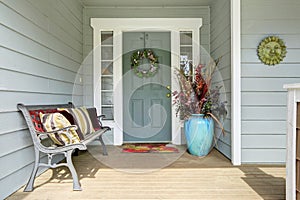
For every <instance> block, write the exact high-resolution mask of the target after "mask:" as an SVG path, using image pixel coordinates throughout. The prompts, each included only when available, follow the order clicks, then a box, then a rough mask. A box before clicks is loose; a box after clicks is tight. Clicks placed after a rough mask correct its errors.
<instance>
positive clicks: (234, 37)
mask: <svg viewBox="0 0 300 200" xmlns="http://www.w3.org/2000/svg"><path fill="white" fill-rule="evenodd" d="M231 105H232V106H231V162H232V164H233V165H240V164H241V158H242V153H241V151H242V149H241V132H242V129H241V122H242V120H241V112H242V111H241V105H242V103H241V0H231Z"/></svg>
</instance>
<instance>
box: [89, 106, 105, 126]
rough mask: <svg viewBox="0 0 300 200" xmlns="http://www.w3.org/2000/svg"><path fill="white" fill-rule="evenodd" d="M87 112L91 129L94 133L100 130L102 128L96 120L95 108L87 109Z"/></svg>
mask: <svg viewBox="0 0 300 200" xmlns="http://www.w3.org/2000/svg"><path fill="white" fill-rule="evenodd" d="M87 111H88V113H89V116H90V119H91V121H92V125H93V128H94V129H95V131H98V130H100V129H101V128H102V127H101V125H100V123H99V121H98V118H97V110H96V108H87Z"/></svg>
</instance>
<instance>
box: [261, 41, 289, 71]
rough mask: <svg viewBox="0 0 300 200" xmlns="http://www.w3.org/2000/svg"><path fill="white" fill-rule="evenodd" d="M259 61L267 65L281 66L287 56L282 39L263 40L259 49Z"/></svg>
mask: <svg viewBox="0 0 300 200" xmlns="http://www.w3.org/2000/svg"><path fill="white" fill-rule="evenodd" d="M257 54H258V57H259V59H260V60H261V61H262V62H263V63H264V64H266V65H276V64H279V63H280V62H281V61H282V60H283V58H284V57H285V55H286V46H285V44H284V42H283V40H282V39H280V38H279V37H276V36H269V37H266V38H265V39H263V40H262V41H261V42H260V44H259V46H258V48H257Z"/></svg>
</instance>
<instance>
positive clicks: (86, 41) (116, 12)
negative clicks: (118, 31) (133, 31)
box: [83, 6, 210, 143]
mask: <svg viewBox="0 0 300 200" xmlns="http://www.w3.org/2000/svg"><path fill="white" fill-rule="evenodd" d="M83 13H84V20H83V35H84V38H83V55H84V73H85V76H84V104H85V105H90V106H93V105H94V103H93V89H92V88H93V83H92V80H93V68H92V63H93V62H92V59H93V57H92V56H91V55H92V53H91V52H92V49H93V29H92V27H91V26H90V19H91V18H193V17H195V18H197V17H199V18H202V19H203V26H202V27H201V30H200V34H201V36H200V40H201V45H202V46H204V48H205V49H206V51H209V48H210V43H209V37H210V36H209V34H210V30H209V20H210V18H209V8H208V6H201V7H199V6H198V7H176V6H175V7H166V8H162V7H139V8H134V7H118V8H114V7H86V8H84V12H83ZM120 67H121V66H120ZM119 70H121V68H120V69H119ZM110 134H112V132H109V133H107V134H106V135H107V137H108V138H112V135H110ZM108 141H109V140H108ZM110 143H112V141H111V142H110Z"/></svg>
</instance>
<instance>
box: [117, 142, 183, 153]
mask: <svg viewBox="0 0 300 200" xmlns="http://www.w3.org/2000/svg"><path fill="white" fill-rule="evenodd" d="M122 152H124V153H178V152H179V151H178V149H177V148H176V147H175V146H174V145H172V144H149V143H145V144H143V143H142V144H140V143H139V144H124V145H122Z"/></svg>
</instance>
